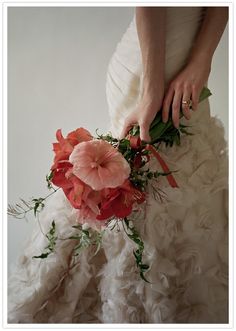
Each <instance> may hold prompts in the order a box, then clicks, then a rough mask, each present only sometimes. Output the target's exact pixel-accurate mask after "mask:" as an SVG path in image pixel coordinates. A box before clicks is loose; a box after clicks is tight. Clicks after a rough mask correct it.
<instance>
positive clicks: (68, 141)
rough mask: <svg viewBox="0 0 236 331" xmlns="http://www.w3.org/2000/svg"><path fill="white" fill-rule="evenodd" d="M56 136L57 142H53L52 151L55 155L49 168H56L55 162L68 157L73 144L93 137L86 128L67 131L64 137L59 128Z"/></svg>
mask: <svg viewBox="0 0 236 331" xmlns="http://www.w3.org/2000/svg"><path fill="white" fill-rule="evenodd" d="M56 138H57V141H58V142H57V143H54V144H53V151H54V152H55V154H56V155H55V157H54V164H53V166H52V167H51V170H54V169H56V168H57V163H58V162H59V161H65V160H68V159H69V156H70V154H71V153H72V151H73V149H74V146H76V145H77V144H79V143H81V142H83V141H89V140H91V139H92V138H93V137H92V136H91V134H90V133H89V131H87V130H86V129H84V128H78V129H76V130H75V131H72V132H70V133H68V135H67V137H66V138H64V137H63V135H62V133H61V129H59V130H57V132H56Z"/></svg>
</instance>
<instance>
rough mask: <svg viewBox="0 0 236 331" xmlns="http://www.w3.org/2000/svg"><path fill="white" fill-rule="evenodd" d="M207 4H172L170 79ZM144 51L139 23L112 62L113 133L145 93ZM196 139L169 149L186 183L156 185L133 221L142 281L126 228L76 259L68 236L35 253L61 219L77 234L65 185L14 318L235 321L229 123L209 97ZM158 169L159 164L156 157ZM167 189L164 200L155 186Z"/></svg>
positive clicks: (15, 274)
mask: <svg viewBox="0 0 236 331" xmlns="http://www.w3.org/2000/svg"><path fill="white" fill-rule="evenodd" d="M203 17H204V10H203V9H202V8H197V7H191V8H190V7H189V8H184V7H179V8H178V9H177V8H169V9H168V20H167V55H166V56H167V58H166V84H168V82H169V80H170V79H171V78H172V77H174V75H175V74H176V72H177V71H178V70H180V68H181V67H182V66H183V65H184V63H185V61H186V56H187V54H188V52H189V50H190V48H191V46H192V43H193V40H194V37H195V35H196V32H197V31H198V29H199V24H200V22H201V20H202V18H203ZM141 86H142V71H141V56H140V49H139V44H138V37H137V31H136V27H135V20H133V21H132V22H131V24H130V26H129V28H128V30H127V32H126V33H125V34H124V36H123V38H122V40H121V42H120V43H119V44H118V46H117V49H116V51H115V53H114V55H113V57H112V59H111V61H110V64H109V68H108V74H107V88H106V89H107V100H108V105H109V111H110V115H111V131H112V133H113V134H114V135H118V134H119V133H120V130H121V128H122V124H123V121H124V118H125V117H126V116H127V114H129V113H130V112H131V111H132V110H133V109H134V107H135V106H136V104H137V102H138V100H139V98H140V93H141V90H142V87H141ZM183 122H184V123H185V124H187V125H189V126H190V127H189V129H188V130H189V131H190V132H191V133H192V134H193V135H191V136H190V135H188V136H183V137H182V139H181V145H180V146H173V147H171V148H170V147H165V146H164V145H163V146H162V147H161V149H160V153H161V155H162V157H163V158H164V160H165V161H166V163H167V164H168V166H169V168H170V170H173V171H176V172H174V177H175V179H176V181H177V183H178V185H179V188H175V189H173V188H172V187H170V186H169V184H168V182H167V180H166V178H165V177H161V178H160V179H159V180H158V182H157V183H152V185H150V186H149V191H148V199H147V202H146V204H145V205H143V206H142V208H141V210H139V211H138V212H136V213H133V215H132V221H133V223H134V225H135V227H136V228H137V229H138V231H139V232H140V234H141V236H142V238H143V240H144V247H145V250H144V256H143V259H144V262H145V263H147V264H149V265H150V270H148V271H147V273H146V274H145V276H146V278H147V279H148V280H149V281H150V284H149V283H145V282H144V281H143V280H141V279H140V276H139V274H138V270H137V268H136V265H135V260H134V256H133V249H134V244H133V242H131V241H130V240H129V239H128V237H127V236H126V234H125V233H124V230H123V228H122V226H121V227H120V229H119V231H110V230H107V232H106V233H105V235H104V238H103V248H102V250H101V251H100V252H99V253H98V254H97V255H96V256H94V249H93V248H89V249H86V250H84V251H83V252H82V253H81V255H79V256H78V257H77V258H76V259H75V260H74V261H73V266H72V265H71V263H72V262H71V261H72V260H71V259H72V256H71V254H72V250H73V247H74V245H75V243H74V242H73V241H67V240H66V241H63V240H59V241H58V244H57V250H56V252H55V254H51V255H49V257H48V258H47V259H45V260H38V259H32V256H34V255H38V254H40V253H41V252H42V251H43V249H44V247H45V246H46V244H47V243H46V240H45V237H44V236H43V234H42V232H41V230H42V231H43V232H44V233H46V232H47V231H48V229H49V227H50V225H51V222H52V220H53V219H54V220H55V221H56V226H57V231H58V237H61V238H65V237H68V236H69V235H71V233H72V232H71V231H72V228H71V227H70V225H73V224H75V222H76V213H75V210H73V209H72V207H71V206H70V204H69V202H68V201H67V199H66V198H65V196H64V194H63V192H62V191H58V192H57V193H56V194H55V195H54V196H53V197H52V198H51V199H50V200H49V201H48V202H47V205H46V207H45V209H44V211H43V212H42V213H41V215H40V219H41V225H42V229H40V228H39V226H38V225H36V227H35V230H34V232H33V234H32V236H31V238H30V239H29V241H28V242H27V243H26V245H25V250H24V252H23V253H21V254H20V256H19V259H18V261H17V263H16V264H15V265H14V266H13V268H12V271H11V276H10V278H9V300H8V308H9V309H8V310H9V313H8V319H9V323H227V322H228V242H227V240H228V239H227V238H228V197H227V192H228V161H227V160H228V155H227V144H226V142H225V139H224V129H223V126H222V123H221V121H220V120H219V119H217V118H215V117H212V116H211V115H210V109H209V103H208V101H204V102H202V103H201V104H200V105H199V107H198V110H197V111H196V112H193V113H192V117H191V120H190V121H184V120H183ZM150 167H152V168H153V169H160V170H161V168H160V165H159V164H158V162H157V161H156V160H155V159H152V160H151V161H150ZM157 186H158V188H159V189H161V192H162V197H163V199H162V201H161V200H160V197H159V196H158V194H155V192H156V190H155V189H156V188H157Z"/></svg>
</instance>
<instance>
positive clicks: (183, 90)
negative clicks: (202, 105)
mask: <svg viewBox="0 0 236 331" xmlns="http://www.w3.org/2000/svg"><path fill="white" fill-rule="evenodd" d="M210 70H211V62H210V61H206V60H205V59H202V60H194V61H191V62H189V63H188V64H187V65H186V67H185V68H184V69H183V70H182V71H181V72H180V73H179V74H178V75H177V76H176V77H175V78H174V80H173V81H172V82H171V83H170V85H169V88H168V89H167V91H166V94H165V97H164V100H163V105H162V120H163V122H164V123H166V122H167V121H168V118H169V113H170V109H171V107H172V120H173V124H174V126H175V127H176V128H178V127H179V116H180V109H182V112H183V115H184V116H185V118H186V119H190V117H191V112H190V106H189V105H188V104H187V103H182V102H183V101H187V102H188V101H189V100H191V103H192V109H193V110H196V109H197V106H198V101H199V96H200V93H201V91H202V89H203V87H204V84H205V83H206V82H207V80H208V77H209V74H210Z"/></svg>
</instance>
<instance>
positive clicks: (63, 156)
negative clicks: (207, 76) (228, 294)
mask: <svg viewBox="0 0 236 331" xmlns="http://www.w3.org/2000/svg"><path fill="white" fill-rule="evenodd" d="M210 95H211V93H210V91H209V90H208V89H207V88H204V89H203V90H202V93H201V96H200V100H199V101H202V100H204V99H205V98H207V97H208V96H210ZM182 116H183V115H182V113H181V114H180V117H182ZM183 134H191V133H190V132H189V131H188V130H187V126H185V125H183V124H181V123H180V126H179V128H178V129H177V128H175V127H174V126H173V124H172V120H171V119H169V121H168V122H167V123H163V122H162V119H161V112H158V113H157V115H156V117H155V119H154V121H153V122H152V124H151V126H150V136H151V142H150V143H145V142H142V141H141V140H140V137H139V127H138V126H134V127H133V128H132V129H131V130H130V131H129V133H128V135H127V136H126V137H125V138H124V139H121V140H119V139H116V138H114V137H112V135H111V134H109V133H108V134H106V135H99V134H97V137H93V136H92V135H91V133H90V132H89V131H88V130H86V129H85V128H77V129H75V130H74V131H72V132H70V133H69V134H68V135H67V136H66V137H63V135H62V132H61V129H59V130H57V132H56V139H57V142H55V143H53V151H54V153H55V156H54V160H53V164H52V166H51V169H50V173H49V175H47V176H46V180H47V186H48V189H49V190H52V192H51V193H50V194H48V195H47V196H46V197H44V198H38V199H32V200H31V201H29V202H27V201H25V200H23V199H21V203H18V204H16V205H15V206H14V205H9V208H8V214H10V215H13V216H15V217H17V218H22V217H25V215H26V213H28V212H29V211H31V210H33V212H34V215H35V216H37V215H38V214H39V213H40V211H41V210H42V209H43V208H44V206H45V201H46V199H47V198H48V197H49V196H51V195H52V194H54V193H55V192H56V191H57V190H59V189H61V190H63V192H64V194H65V196H66V198H67V199H68V201H69V203H70V204H71V206H72V207H73V208H74V209H75V210H76V214H77V217H76V223H75V224H74V225H73V228H74V231H75V233H74V234H73V235H72V236H70V237H68V238H63V240H65V239H68V240H75V241H76V245H75V246H74V255H78V254H79V253H80V252H81V250H82V249H86V248H87V247H88V246H90V245H94V246H97V249H96V251H95V254H96V253H97V252H98V250H99V249H100V248H101V245H102V236H103V234H104V231H106V230H107V229H108V228H109V230H113V229H114V227H115V226H112V228H111V227H109V225H110V224H115V225H116V224H119V225H120V224H122V226H123V229H124V232H125V234H126V235H127V236H128V237H129V238H130V240H132V241H133V242H134V243H135V245H136V248H135V249H134V251H133V254H134V258H135V261H136V265H137V268H138V271H139V274H140V276H141V278H142V279H143V280H144V281H146V282H148V280H147V279H146V277H145V275H144V273H145V272H146V271H147V270H148V269H149V266H148V265H147V264H145V263H143V251H144V242H143V240H142V238H141V236H140V234H139V233H138V231H137V229H136V228H135V226H134V225H133V222H132V221H131V218H130V216H131V214H132V213H134V212H135V211H138V210H139V209H140V207H141V206H142V205H143V204H144V203H145V202H146V201H147V198H148V193H147V186H148V183H149V182H151V183H153V181H156V180H157V179H158V177H159V176H166V179H167V180H168V182H169V185H170V186H171V187H173V188H178V184H177V182H176V180H175V178H174V176H173V174H172V171H170V170H169V168H168V165H167V164H166V162H165V161H164V160H163V158H162V157H161V155H160V154H159V152H158V148H159V146H160V144H161V143H165V144H166V145H168V146H173V144H177V145H179V144H180V139H181V136H182V135H183ZM151 157H154V158H156V159H157V161H158V162H159V163H160V165H161V167H162V170H163V171H152V170H150V169H149V167H148V165H149V162H150V158H151ZM68 226H69V225H68ZM45 236H46V238H47V240H48V245H47V246H46V247H45V249H44V251H43V252H42V254H41V255H38V256H34V258H41V259H45V258H47V256H48V255H49V254H52V253H53V252H54V251H55V250H56V245H57V240H60V239H59V238H58V237H57V234H56V223H55V221H54V220H52V223H51V227H50V229H48V233H47V234H45Z"/></svg>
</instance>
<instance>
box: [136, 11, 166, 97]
mask: <svg viewBox="0 0 236 331" xmlns="http://www.w3.org/2000/svg"><path fill="white" fill-rule="evenodd" d="M136 24H137V33H138V38H139V43H140V48H141V54H142V66H143V83H144V84H143V86H144V89H154V90H156V91H157V89H158V88H160V84H163V86H164V74H165V72H164V70H165V33H166V32H165V30H166V29H165V25H166V9H165V8H163V7H137V8H136Z"/></svg>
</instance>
